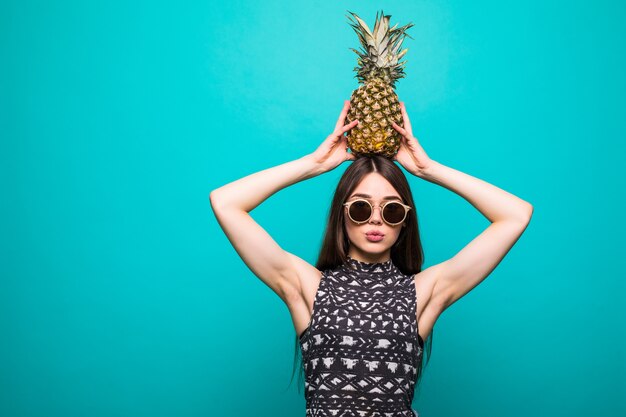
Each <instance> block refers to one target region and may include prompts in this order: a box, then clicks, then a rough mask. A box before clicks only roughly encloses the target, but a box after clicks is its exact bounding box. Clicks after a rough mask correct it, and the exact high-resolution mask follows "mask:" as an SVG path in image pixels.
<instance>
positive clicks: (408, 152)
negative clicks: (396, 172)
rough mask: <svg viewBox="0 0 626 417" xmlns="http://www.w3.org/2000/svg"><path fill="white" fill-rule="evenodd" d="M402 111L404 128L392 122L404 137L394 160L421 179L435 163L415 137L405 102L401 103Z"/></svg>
mask: <svg viewBox="0 0 626 417" xmlns="http://www.w3.org/2000/svg"><path fill="white" fill-rule="evenodd" d="M400 111H401V112H402V119H403V121H404V127H401V126H398V125H397V124H396V123H395V122H393V121H392V122H391V126H392V127H393V128H394V129H396V130H397V131H398V133H400V135H402V141H401V142H400V148H399V149H398V153H397V154H396V155H395V156H394V157H393V160H394V161H398V162H400V164H401V165H402V166H403V167H404V169H406V170H407V171H409V172H410V173H412V174H413V175H416V176H418V177H420V176H422V174H423V173H424V172H426V171H427V170H428V168H430V166H431V165H432V163H433V161H432V160H431V159H430V158H429V157H428V155H426V152H425V151H424V148H422V146H421V145H420V143H419V141H418V140H417V138H416V137H415V136H413V129H412V128H411V121H410V120H409V115H408V114H407V113H406V108H405V107H404V102H400Z"/></svg>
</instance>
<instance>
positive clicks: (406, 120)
mask: <svg viewBox="0 0 626 417" xmlns="http://www.w3.org/2000/svg"><path fill="white" fill-rule="evenodd" d="M400 111H401V112H402V118H403V119H404V127H405V128H406V130H407V132H409V134H410V135H411V136H413V128H412V127H411V121H410V120H409V115H408V113H407V112H406V107H405V106H404V102H403V101H401V102H400Z"/></svg>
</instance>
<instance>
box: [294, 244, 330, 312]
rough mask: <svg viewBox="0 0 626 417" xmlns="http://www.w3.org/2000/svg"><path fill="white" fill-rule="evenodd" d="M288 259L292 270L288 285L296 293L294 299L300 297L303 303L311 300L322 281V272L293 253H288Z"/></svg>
mask: <svg viewBox="0 0 626 417" xmlns="http://www.w3.org/2000/svg"><path fill="white" fill-rule="evenodd" d="M289 259H290V260H291V265H292V268H293V271H292V272H293V274H292V276H291V277H290V284H291V285H292V286H293V289H294V292H295V293H296V294H294V295H295V296H296V297H294V298H297V297H302V298H303V299H304V300H305V301H306V300H309V299H311V300H312V299H313V297H315V292H316V291H317V288H318V286H319V283H320V281H321V279H322V271H320V270H319V269H317V268H316V267H315V266H314V265H311V264H310V263H309V262H307V261H305V260H304V259H302V258H300V257H299V256H297V255H294V254H293V253H289ZM311 294H312V296H311ZM306 304H309V303H308V302H307V303H306ZM311 304H312V303H311Z"/></svg>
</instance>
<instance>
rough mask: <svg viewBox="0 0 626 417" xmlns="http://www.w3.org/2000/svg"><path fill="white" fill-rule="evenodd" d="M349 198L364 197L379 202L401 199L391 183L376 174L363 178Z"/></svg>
mask: <svg viewBox="0 0 626 417" xmlns="http://www.w3.org/2000/svg"><path fill="white" fill-rule="evenodd" d="M356 194H359V195H356ZM349 197H350V198H351V197H364V198H372V199H379V200H389V199H393V198H397V199H401V197H400V194H398V192H397V191H396V190H395V188H393V186H392V185H391V183H390V182H389V181H387V180H386V179H385V177H383V176H382V175H380V174H378V173H375V172H372V173H370V174H368V175H366V176H365V177H363V180H361V182H360V183H359V184H358V185H357V186H356V188H355V189H354V190H353V191H352V193H351V194H350V196H349Z"/></svg>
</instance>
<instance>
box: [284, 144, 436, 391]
mask: <svg viewBox="0 0 626 417" xmlns="http://www.w3.org/2000/svg"><path fill="white" fill-rule="evenodd" d="M372 172H376V173H378V174H380V175H381V176H382V177H383V178H385V179H386V180H387V181H389V183H390V184H391V185H392V186H393V187H394V188H395V190H396V191H397V192H398V194H400V198H401V199H402V202H403V203H404V204H407V205H409V206H411V207H413V210H409V212H408V214H407V217H406V219H405V223H406V226H405V227H403V228H402V230H401V231H400V235H399V236H398V239H397V240H396V242H395V243H394V244H393V246H392V247H391V260H392V262H393V263H394V265H396V267H397V268H398V269H399V270H400V272H402V273H403V274H405V275H413V274H417V273H418V272H420V271H421V270H422V264H423V262H424V251H423V249H422V242H421V239H420V235H419V226H418V221H417V210H416V209H415V203H414V201H413V195H412V193H411V188H410V186H409V182H408V181H407V179H406V176H405V175H404V173H403V172H402V170H400V168H399V167H398V166H397V165H396V164H395V163H394V162H393V161H392V160H390V159H388V158H386V157H384V156H381V155H362V156H359V157H358V158H357V159H356V160H354V161H353V162H352V163H351V164H350V166H349V167H348V168H347V169H346V170H345V172H344V173H343V175H342V176H341V178H340V180H339V183H338V184H337V188H336V189H335V193H334V195H333V200H332V203H331V206H330V212H329V216H328V223H327V225H326V230H325V232H324V238H323V241H322V247H321V249H320V253H319V256H318V258H317V263H316V264H315V267H316V268H317V269H319V270H320V271H324V270H327V269H335V268H337V267H338V266H340V265H342V264H343V263H344V262H345V261H346V260H347V256H348V251H349V249H350V241H349V239H348V234H347V232H346V228H345V221H344V210H343V204H344V203H345V202H346V200H347V199H348V197H349V196H350V195H351V194H352V192H353V191H354V189H355V188H356V187H357V186H358V185H359V183H360V182H361V180H362V179H363V177H365V176H366V175H367V174H370V173H372ZM433 330H434V329H433ZM432 335H433V332H432V331H431V333H430V335H429V336H428V337H427V338H426V341H425V342H424V347H426V346H427V349H424V351H426V350H428V355H422V361H421V362H420V363H419V364H418V367H417V383H416V384H415V386H416V387H417V386H418V385H419V382H420V380H421V375H422V368H423V367H424V366H426V364H427V363H428V360H429V359H430V353H431V347H432ZM295 344H296V346H295V353H294V368H293V371H292V373H291V381H293V375H294V373H295V367H296V362H297V359H301V348H300V340H299V337H298V334H296V342H295ZM426 357H428V359H427V360H426V361H425V363H424V359H425V358H426ZM303 368H304V366H303V364H302V363H301V365H300V366H299V379H300V381H301V382H302V374H303V371H304V369H303ZM291 381H290V382H289V385H291ZM300 385H301V384H300ZM300 385H298V392H299V391H300Z"/></svg>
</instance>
